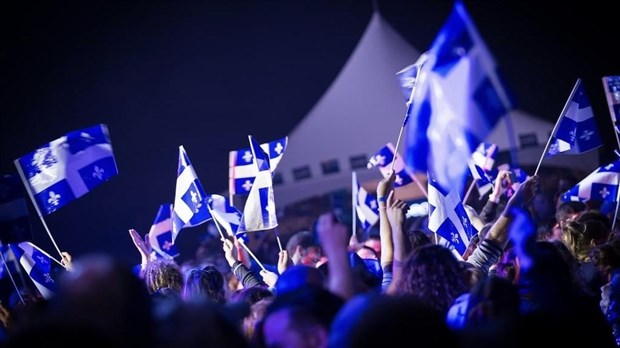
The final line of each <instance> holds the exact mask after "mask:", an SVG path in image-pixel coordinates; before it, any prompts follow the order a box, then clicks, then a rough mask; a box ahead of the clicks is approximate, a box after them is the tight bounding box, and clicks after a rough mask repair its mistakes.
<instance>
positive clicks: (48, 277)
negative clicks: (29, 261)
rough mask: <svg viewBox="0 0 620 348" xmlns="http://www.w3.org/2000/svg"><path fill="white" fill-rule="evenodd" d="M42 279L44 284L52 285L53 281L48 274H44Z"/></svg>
mask: <svg viewBox="0 0 620 348" xmlns="http://www.w3.org/2000/svg"><path fill="white" fill-rule="evenodd" d="M43 278H45V282H46V283H53V282H54V279H52V276H51V275H50V274H49V273H44V274H43Z"/></svg>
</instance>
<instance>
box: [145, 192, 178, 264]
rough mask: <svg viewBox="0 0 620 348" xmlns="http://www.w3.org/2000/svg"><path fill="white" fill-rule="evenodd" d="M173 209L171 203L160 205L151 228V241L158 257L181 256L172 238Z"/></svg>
mask: <svg viewBox="0 0 620 348" xmlns="http://www.w3.org/2000/svg"><path fill="white" fill-rule="evenodd" d="M172 210H173V205H172V204H170V203H166V204H162V205H160V206H159V210H158V211H157V216H155V221H153V224H152V225H151V229H150V230H149V241H150V242H151V247H152V248H153V250H154V251H155V253H156V256H157V257H160V258H166V259H173V258H175V257H177V256H179V252H178V251H177V248H176V246H175V245H174V242H173V239H172Z"/></svg>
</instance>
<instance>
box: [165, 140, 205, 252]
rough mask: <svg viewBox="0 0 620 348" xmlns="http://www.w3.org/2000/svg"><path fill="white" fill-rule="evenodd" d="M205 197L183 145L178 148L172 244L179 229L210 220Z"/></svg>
mask: <svg viewBox="0 0 620 348" xmlns="http://www.w3.org/2000/svg"><path fill="white" fill-rule="evenodd" d="M206 197H207V195H206V194H205V191H204V189H203V188H202V184H201V183H200V180H198V176H197V175H196V172H195V171H194V167H193V166H192V163H191V162H190V160H189V156H187V152H185V148H184V147H183V145H181V146H179V167H178V170H177V184H176V190H175V194H174V209H173V211H172V244H174V241H175V240H176V238H177V236H178V235H179V231H181V229H183V228H185V227H192V226H197V225H200V224H202V223H204V222H207V221H209V220H210V219H211V214H210V213H209V209H208V208H207V205H206V203H205V198H206Z"/></svg>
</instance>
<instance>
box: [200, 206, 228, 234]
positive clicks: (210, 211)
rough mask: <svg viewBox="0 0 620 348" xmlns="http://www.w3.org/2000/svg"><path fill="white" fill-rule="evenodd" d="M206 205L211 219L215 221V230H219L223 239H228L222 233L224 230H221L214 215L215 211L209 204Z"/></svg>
mask: <svg viewBox="0 0 620 348" xmlns="http://www.w3.org/2000/svg"><path fill="white" fill-rule="evenodd" d="M205 204H206V205H207V210H209V214H211V218H212V219H213V224H214V225H215V228H217V231H218V232H219V233H220V237H222V239H226V237H224V233H222V229H221V228H220V224H218V223H217V219H216V218H215V216H214V215H213V210H212V209H211V207H210V206H209V203H205Z"/></svg>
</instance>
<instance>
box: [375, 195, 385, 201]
mask: <svg viewBox="0 0 620 348" xmlns="http://www.w3.org/2000/svg"><path fill="white" fill-rule="evenodd" d="M377 200H378V201H379V202H385V201H386V198H385V196H381V197H379V198H377Z"/></svg>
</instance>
